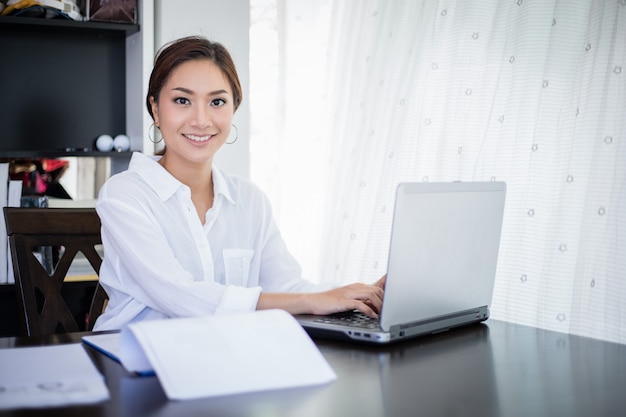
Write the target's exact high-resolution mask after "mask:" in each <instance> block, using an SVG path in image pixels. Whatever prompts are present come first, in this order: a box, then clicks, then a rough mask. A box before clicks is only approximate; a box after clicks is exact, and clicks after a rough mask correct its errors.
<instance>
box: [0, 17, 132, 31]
mask: <svg viewBox="0 0 626 417" xmlns="http://www.w3.org/2000/svg"><path fill="white" fill-rule="evenodd" d="M0 25H2V26H13V28H14V30H19V28H20V27H22V28H24V27H28V28H29V30H30V29H35V30H41V31H43V32H46V31H49V30H50V29H54V30H57V29H59V30H67V31H78V32H83V31H94V32H123V33H125V34H126V35H130V34H133V33H136V32H139V25H138V24H128V23H107V22H96V21H83V22H79V21H75V20H69V19H42V18H35V17H22V16H0Z"/></svg>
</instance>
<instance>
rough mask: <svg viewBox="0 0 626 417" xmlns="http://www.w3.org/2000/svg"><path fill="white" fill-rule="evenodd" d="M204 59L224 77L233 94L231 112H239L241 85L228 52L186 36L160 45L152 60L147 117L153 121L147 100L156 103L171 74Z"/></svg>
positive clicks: (217, 46)
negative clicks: (148, 115) (232, 109)
mask: <svg viewBox="0 0 626 417" xmlns="http://www.w3.org/2000/svg"><path fill="white" fill-rule="evenodd" d="M195 59H208V60H210V61H212V62H214V63H215V64H216V65H217V66H218V67H219V68H220V69H221V70H222V72H223V73H224V76H225V77H226V79H227V80H228V83H229V84H230V88H231V89H232V90H233V100H234V103H233V104H234V108H235V111H236V110H237V108H239V105H240V104H241V100H242V92H241V84H240V82H239V76H238V75H237V69H236V68H235V63H234V62H233V59H232V58H231V56H230V53H228V50H227V49H226V48H225V47H224V46H223V45H222V44H220V43H217V42H211V41H209V40H208V39H206V38H203V37H200V36H188V37H185V38H181V39H178V40H175V41H173V42H170V43H169V44H166V45H164V46H163V47H162V48H161V49H160V50H159V52H158V53H157V55H156V57H155V58H154V68H153V69H152V74H150V83H149V84H148V94H147V96H146V105H147V106H148V113H150V116H151V117H152V118H153V119H154V115H153V114H152V106H151V105H150V97H154V100H155V101H156V102H158V101H159V94H160V93H161V89H162V88H163V85H165V83H166V82H167V80H168V78H169V77H170V75H171V74H172V72H173V71H174V70H175V69H176V68H177V67H178V66H179V65H181V64H183V63H185V62H187V61H191V60H195Z"/></svg>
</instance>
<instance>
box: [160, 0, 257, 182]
mask: <svg viewBox="0 0 626 417" xmlns="http://www.w3.org/2000/svg"><path fill="white" fill-rule="evenodd" d="M249 9H250V5H249V0H228V1H223V0H222V1H218V0H156V1H155V4H154V32H155V38H154V39H155V42H154V47H155V49H158V48H159V47H161V46H162V45H163V44H165V43H167V42H169V41H171V40H173V39H176V38H180V37H183V36H188V35H203V36H206V37H207V38H209V39H211V40H213V41H217V42H220V43H222V44H224V46H225V47H226V48H227V49H228V50H229V51H230V53H231V54H232V56H233V59H234V60H235V64H236V65H237V71H238V73H239V78H240V81H241V85H242V88H243V97H244V99H243V102H242V104H241V106H240V107H239V110H237V113H236V114H235V118H234V121H233V122H234V124H235V125H236V126H237V129H238V131H239V138H238V139H237V142H236V143H234V144H232V145H224V146H223V148H222V149H221V150H220V152H218V154H217V156H216V158H215V163H216V164H217V165H218V166H219V167H220V168H221V169H223V170H225V171H227V172H229V173H232V174H235V175H239V176H242V177H245V178H249V177H250V152H249V150H250V140H249V138H250V107H249V100H248V93H249V91H250V89H249V79H250V76H249V49H250V42H249V27H250V13H249ZM155 52H156V51H155Z"/></svg>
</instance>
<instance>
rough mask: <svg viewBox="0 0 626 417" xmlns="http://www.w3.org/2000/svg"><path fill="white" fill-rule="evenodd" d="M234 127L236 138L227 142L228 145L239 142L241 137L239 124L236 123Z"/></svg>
mask: <svg viewBox="0 0 626 417" xmlns="http://www.w3.org/2000/svg"><path fill="white" fill-rule="evenodd" d="M233 127H234V128H235V140H233V141H231V142H225V143H226V144H227V145H232V144H233V143H235V142H237V139H239V129H237V126H236V125H235V124H234V123H233Z"/></svg>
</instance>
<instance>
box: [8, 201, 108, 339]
mask: <svg viewBox="0 0 626 417" xmlns="http://www.w3.org/2000/svg"><path fill="white" fill-rule="evenodd" d="M4 217H5V221H6V226H7V235H8V237H9V245H10V248H11V259H12V261H13V271H14V275H15V285H16V294H17V304H18V307H19V310H20V311H19V317H20V327H21V331H22V333H23V335H27V336H36V335H46V334H55V333H65V332H76V331H83V330H91V329H92V328H93V325H94V323H95V320H96V318H98V316H99V315H100V314H101V313H102V311H103V309H104V307H105V305H106V302H107V301H108V297H107V294H106V292H105V291H104V289H103V288H102V287H101V286H100V284H96V290H95V292H94V294H93V297H92V300H91V306H90V309H89V313H88V316H87V318H86V320H85V321H84V322H82V323H81V322H78V321H77V320H76V319H75V317H74V316H73V314H72V313H71V311H70V308H69V307H68V305H67V303H66V301H65V299H64V298H63V295H62V293H61V289H62V287H63V284H64V279H65V277H66V275H67V273H68V270H69V269H70V266H71V265H72V262H73V261H74V258H75V257H76V255H78V253H79V252H80V253H82V254H83V255H84V256H85V258H86V259H87V260H88V261H89V264H90V265H91V267H92V268H93V270H94V271H95V272H96V274H98V273H99V272H100V264H101V263H102V258H101V256H100V254H99V253H98V250H97V246H98V245H100V244H101V243H102V239H101V237H100V218H99V217H98V214H97V213H96V210H95V209H93V208H25V207H19V208H18V207H4ZM50 255H52V257H50Z"/></svg>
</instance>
